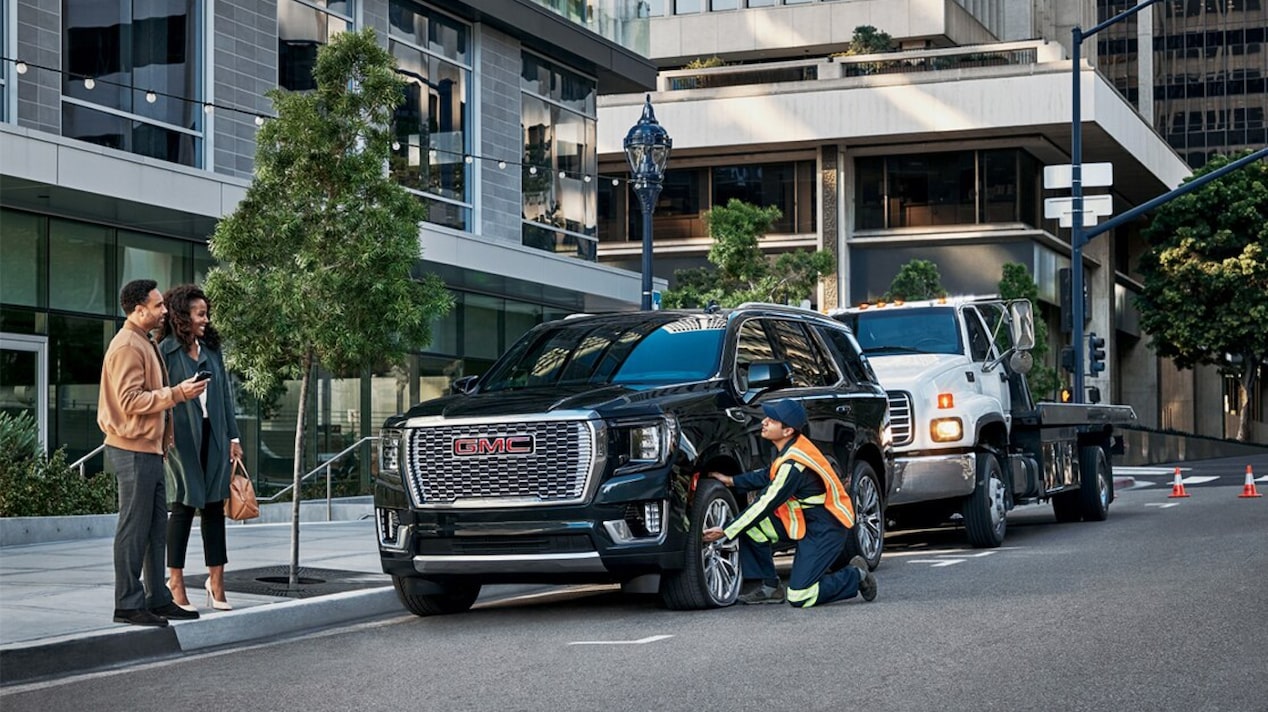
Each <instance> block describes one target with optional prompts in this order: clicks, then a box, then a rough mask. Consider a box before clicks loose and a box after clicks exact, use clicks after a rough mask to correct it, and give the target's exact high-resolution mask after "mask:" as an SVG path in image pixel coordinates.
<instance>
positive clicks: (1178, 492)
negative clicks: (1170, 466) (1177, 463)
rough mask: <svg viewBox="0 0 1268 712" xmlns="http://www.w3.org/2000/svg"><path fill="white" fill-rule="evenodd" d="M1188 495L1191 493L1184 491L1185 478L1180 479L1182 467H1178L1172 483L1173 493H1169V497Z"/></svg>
mask: <svg viewBox="0 0 1268 712" xmlns="http://www.w3.org/2000/svg"><path fill="white" fill-rule="evenodd" d="M1188 496H1189V493H1188V492H1185V491H1184V480H1182V479H1180V468H1178V467H1177V468H1176V478H1175V480H1174V481H1173V482H1172V484H1171V494H1170V495H1168V496H1167V498H1168V499H1170V498H1171V497H1188Z"/></svg>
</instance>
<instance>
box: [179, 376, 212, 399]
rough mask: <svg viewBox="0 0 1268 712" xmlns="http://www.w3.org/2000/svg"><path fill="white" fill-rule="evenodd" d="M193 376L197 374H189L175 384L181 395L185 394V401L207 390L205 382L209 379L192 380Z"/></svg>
mask: <svg viewBox="0 0 1268 712" xmlns="http://www.w3.org/2000/svg"><path fill="white" fill-rule="evenodd" d="M195 378H197V376H191V377H189V378H187V379H185V380H183V381H181V382H180V383H177V384H176V388H178V389H179V390H180V392H181V395H183V396H185V400H187V401H188V400H193V399H195V398H197V397H198V396H200V395H202V394H203V391H205V390H207V384H208V383H210V382H211V381H209V380H202V381H196V380H194V379H195Z"/></svg>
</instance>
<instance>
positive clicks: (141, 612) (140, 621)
mask: <svg viewBox="0 0 1268 712" xmlns="http://www.w3.org/2000/svg"><path fill="white" fill-rule="evenodd" d="M114 622H115V623H127V624H129V625H152V626H154V627H156V628H166V627H167V619H166V618H163V617H162V616H156V615H154V614H153V613H150V612H149V611H147V610H145V609H144V608H116V609H114Z"/></svg>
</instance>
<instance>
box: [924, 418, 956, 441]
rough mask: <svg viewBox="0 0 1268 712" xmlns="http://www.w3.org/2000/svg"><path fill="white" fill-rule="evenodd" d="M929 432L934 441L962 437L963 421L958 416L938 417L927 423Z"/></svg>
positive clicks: (952, 439) (953, 439)
mask: <svg viewBox="0 0 1268 712" xmlns="http://www.w3.org/2000/svg"><path fill="white" fill-rule="evenodd" d="M929 434H930V436H931V437H932V438H933V441H934V442H936V443H946V442H952V441H955V440H959V439H960V438H962V437H964V423H963V421H961V420H960V419H959V418H938V419H937V420H934V421H932V422H930V423H929Z"/></svg>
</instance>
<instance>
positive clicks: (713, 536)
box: [701, 527, 726, 544]
mask: <svg viewBox="0 0 1268 712" xmlns="http://www.w3.org/2000/svg"><path fill="white" fill-rule="evenodd" d="M701 534H702V537H703V538H704V542H705V543H706V544H708V543H710V542H715V541H717V540H719V539H725V538H726V532H724V531H722V528H721V527H710V528H709V529H705V530H704V531H703V532H702V533H701Z"/></svg>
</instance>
